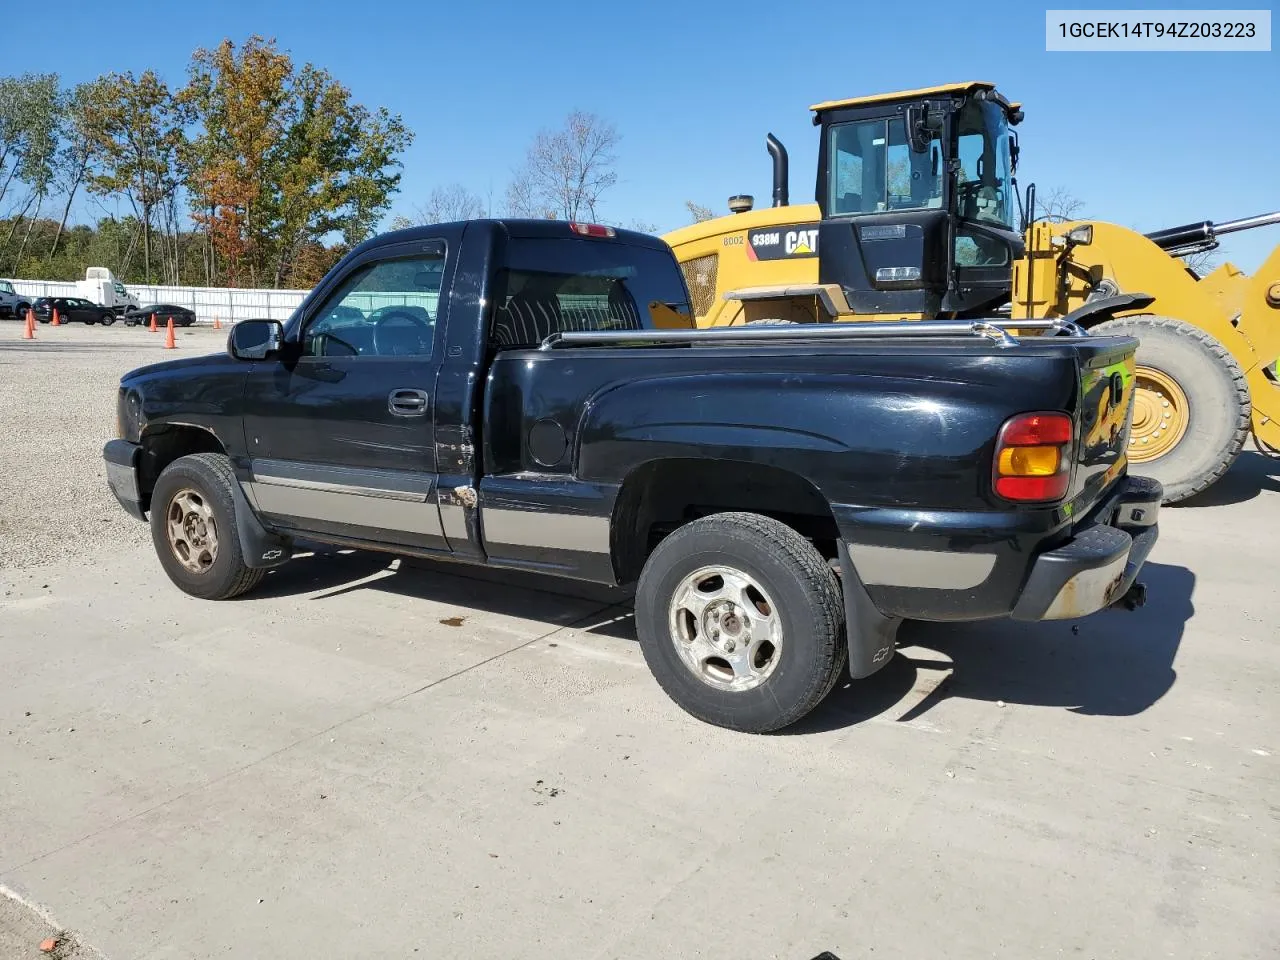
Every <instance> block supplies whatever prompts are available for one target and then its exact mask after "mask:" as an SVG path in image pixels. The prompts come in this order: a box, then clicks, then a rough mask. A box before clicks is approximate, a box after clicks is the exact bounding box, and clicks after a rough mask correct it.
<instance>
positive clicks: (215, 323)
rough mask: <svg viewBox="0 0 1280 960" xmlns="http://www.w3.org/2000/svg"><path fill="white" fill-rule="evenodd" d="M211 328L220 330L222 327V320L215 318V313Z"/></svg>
mask: <svg viewBox="0 0 1280 960" xmlns="http://www.w3.org/2000/svg"><path fill="white" fill-rule="evenodd" d="M213 329H215V330H221V329H222V321H221V320H219V319H218V318H217V316H216V315H215V316H214V318H213Z"/></svg>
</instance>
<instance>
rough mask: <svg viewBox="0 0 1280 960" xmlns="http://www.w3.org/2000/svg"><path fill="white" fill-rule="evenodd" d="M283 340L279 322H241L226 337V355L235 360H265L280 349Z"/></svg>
mask: <svg viewBox="0 0 1280 960" xmlns="http://www.w3.org/2000/svg"><path fill="white" fill-rule="evenodd" d="M283 340H284V327H283V326H282V325H281V323H280V321H279V320H241V321H240V322H239V323H237V324H236V325H235V326H234V327H232V328H231V333H230V335H229V336H228V337H227V353H228V354H230V355H231V357H232V359H235V360H265V359H267V357H269V356H271V354H273V353H276V352H277V351H278V350H279V349H280V344H281V342H282V341H283Z"/></svg>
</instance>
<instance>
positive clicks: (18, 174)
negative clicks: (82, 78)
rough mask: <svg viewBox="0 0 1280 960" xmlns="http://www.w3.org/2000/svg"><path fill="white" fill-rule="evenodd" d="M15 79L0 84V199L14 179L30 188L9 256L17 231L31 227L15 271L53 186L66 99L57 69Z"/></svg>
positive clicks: (13, 226)
mask: <svg viewBox="0 0 1280 960" xmlns="http://www.w3.org/2000/svg"><path fill="white" fill-rule="evenodd" d="M12 79H15V80H16V82H8V81H7V82H6V83H5V84H4V87H3V88H2V89H0V151H2V154H0V174H2V175H3V178H2V179H0V199H3V197H4V196H5V194H6V193H8V192H9V190H10V189H11V187H12V186H13V185H14V184H15V183H16V184H17V185H18V186H20V187H24V188H25V189H26V196H25V200H23V201H22V203H21V206H20V212H19V213H18V216H16V217H15V218H13V220H12V221H11V222H10V224H9V230H8V233H7V234H6V236H5V239H4V246H3V251H4V255H5V257H7V255H8V253H9V250H10V248H11V244H12V242H13V238H14V236H15V235H16V234H17V231H18V229H19V227H20V226H21V225H22V224H23V223H25V224H26V232H25V233H24V234H23V238H22V242H21V244H20V246H19V247H18V251H17V253H16V254H15V256H14V260H13V263H14V270H15V272H16V269H17V264H18V263H19V262H20V261H21V260H22V257H23V253H24V252H25V250H26V248H27V245H28V243H29V242H30V240H31V235H32V231H33V229H34V224H35V221H36V220H37V219H38V218H39V216H40V208H41V207H42V206H43V205H44V201H45V199H46V198H47V197H48V195H49V191H50V189H51V187H52V186H53V180H54V172H55V168H56V163H57V152H58V138H59V126H60V124H61V109H62V104H61V100H60V97H59V93H58V75H57V74H56V73H44V74H31V73H29V74H24V75H23V76H21V77H18V78H12ZM20 196H21V195H20Z"/></svg>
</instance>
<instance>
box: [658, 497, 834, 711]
mask: <svg viewBox="0 0 1280 960" xmlns="http://www.w3.org/2000/svg"><path fill="white" fill-rule="evenodd" d="M843 626H844V605H843V603H842V601H841V596H840V589H839V586H838V585H837V583H836V578H835V575H834V574H833V573H832V571H831V568H830V566H828V564H827V562H826V561H825V560H824V559H823V557H822V555H821V554H820V553H818V551H817V550H816V549H814V547H813V545H812V544H810V543H809V542H808V541H807V540H805V539H804V538H803V537H801V536H800V535H799V534H798V533H796V531H794V530H793V529H791V528H790V527H788V526H786V525H785V524H782V523H779V522H778V521H777V520H773V519H771V518H769V517H763V516H760V515H759V514H753V513H721V514H716V515H714V516H711V517H705V518H703V519H701V520H695V521H694V522H692V523H689V524H686V525H685V526H683V527H681V528H680V529H678V530H677V531H676V532H675V533H673V534H671V535H670V536H669V537H667V538H666V539H665V540H663V541H662V543H660V544H659V545H658V547H657V549H655V550H654V552H653V553H652V554H651V555H650V557H649V560H648V562H647V563H646V564H645V567H644V571H643V572H642V573H641V574H640V582H639V584H638V585H637V589H636V629H637V633H638V634H639V638H640V649H641V651H642V652H643V653H644V658H645V662H646V663H647V664H648V665H649V669H650V670H651V671H652V672H653V675H654V677H655V678H656V679H657V681H658V683H659V685H661V687H662V689H663V690H664V691H666V693H667V695H668V696H670V697H671V699H672V700H674V701H675V702H676V703H677V704H679V705H680V706H681V707H682V708H683V709H684V710H686V711H688V712H689V713H691V714H692V715H693V716H695V717H697V718H698V719H700V720H705V721H706V722H708V723H714V724H716V725H718V726H722V727H728V728H730V729H732V730H743V731H747V732H750V733H768V732H770V731H773V730H780V729H781V728H783V727H785V726H788V725H789V724H792V723H795V722H796V721H797V720H799V719H800V718H802V717H804V716H805V715H806V714H807V713H809V712H810V711H811V710H812V709H813V708H814V707H816V706H817V705H818V704H819V703H820V702H821V701H822V699H823V698H824V697H825V696H826V695H827V694H828V693H829V692H830V690H831V688H832V686H834V684H835V681H836V679H837V678H838V676H839V674H840V670H841V668H842V667H843V666H844V662H845V655H846V652H847V651H846V647H845V644H844V642H843V629H842V628H843Z"/></svg>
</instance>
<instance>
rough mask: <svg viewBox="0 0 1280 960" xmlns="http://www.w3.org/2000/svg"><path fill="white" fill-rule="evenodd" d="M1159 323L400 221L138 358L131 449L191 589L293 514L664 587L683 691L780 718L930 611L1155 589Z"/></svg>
mask: <svg viewBox="0 0 1280 960" xmlns="http://www.w3.org/2000/svg"><path fill="white" fill-rule="evenodd" d="M441 268H443V269H441ZM386 304H390V305H389V306H384V305H386ZM339 308H343V309H339ZM375 311H376V312H377V313H378V319H377V320H376V322H374V323H369V322H368V317H369V316H370V314H371V313H373V312H375ZM1016 325H1017V324H1015V326H1016ZM1065 329H1066V330H1067V331H1076V330H1077V328H1074V327H1068V328H1065ZM1137 346H1138V342H1137V341H1136V340H1134V339H1133V338H1131V337H1091V336H1088V335H1084V334H1080V333H1078V332H1076V333H1075V335H1065V336H1049V335H1045V336H1030V337H1026V338H1021V337H1020V338H1014V337H1012V336H1010V334H1009V333H1008V332H1007V330H1006V329H1004V328H1003V327H1001V326H1000V325H998V324H996V323H994V322H989V321H971V320H966V321H944V322H933V323H910V324H907V323H892V324H870V323H849V324H831V325H827V324H821V325H818V324H813V325H808V326H806V327H804V328H800V327H795V326H792V327H786V326H743V327H727V328H722V329H718V330H698V329H693V320H692V312H691V310H690V307H689V292H688V289H687V288H686V286H685V283H684V279H683V277H682V274H681V272H680V268H679V267H678V266H677V264H676V261H675V258H674V257H673V255H672V253H671V250H670V248H669V247H667V246H666V245H665V244H664V243H662V242H661V241H660V240H657V239H655V238H653V237H649V236H645V235H644V234H640V233H633V232H631V231H627V230H614V229H613V228H610V227H601V226H596V225H587V224H578V223H567V222H563V221H560V222H557V221H549V220H534V221H529V220H474V221H470V222H467V223H455V224H447V225H443V226H429V227H418V228H414V229H412V230H405V231H398V232H395V233H391V234H387V235H384V236H381V237H376V238H374V239H373V240H370V241H368V242H366V243H364V244H361V245H360V246H359V247H357V248H356V249H355V250H353V251H352V252H351V253H350V254H348V255H347V256H346V257H344V258H343V260H342V262H341V263H339V264H338V265H337V266H336V267H334V268H333V270H332V271H330V273H329V274H328V275H327V276H326V277H325V278H324V279H323V280H322V281H321V282H320V284H319V285H318V286H317V287H316V288H315V290H314V291H312V292H311V293H310V294H309V295H308V297H307V299H306V300H305V301H303V303H302V305H301V306H300V307H299V308H298V309H297V311H295V313H294V314H293V316H292V318H291V319H290V320H289V322H288V323H287V324H283V325H282V324H281V323H280V322H279V321H275V320H244V321H241V322H240V323H238V324H237V325H236V326H235V327H234V328H233V329H232V332H231V334H230V336H229V338H228V345H227V352H226V353H225V354H219V355H214V356H209V357H204V358H191V359H187V360H183V361H181V362H178V363H174V362H169V363H161V364H157V365H153V366H149V367H143V368H141V369H139V370H135V371H133V372H132V373H129V374H127V375H126V376H125V377H124V378H123V380H122V381H121V383H120V388H119V392H118V395H117V413H118V424H119V431H120V433H119V437H118V439H115V440H112V441H111V442H109V443H108V444H107V445H106V447H105V449H104V450H103V456H104V458H105V460H106V473H107V481H108V484H109V485H110V488H111V490H112V492H113V493H114V494H115V497H116V499H117V500H118V501H119V502H120V504H121V505H122V506H123V507H124V509H125V510H127V511H128V512H129V513H130V514H131V515H133V516H134V517H136V518H138V519H139V520H146V519H147V518H148V516H149V517H150V523H151V535H152V541H153V543H154V545H155V549H156V552H157V555H158V556H159V559H160V563H161V566H162V567H163V568H164V570H165V572H166V574H168V576H169V578H170V579H171V580H172V581H173V583H174V584H176V585H177V586H178V588H179V589H181V590H183V591H185V592H186V593H188V594H191V595H192V596H196V597H201V598H204V599H209V600H220V599H226V598H229V597H233V596H236V595H237V594H241V593H244V592H245V591H247V590H249V589H251V588H253V587H254V585H256V584H257V583H258V582H259V581H260V580H261V579H262V577H263V575H264V572H265V570H266V568H268V567H272V566H277V565H279V564H281V563H284V562H286V561H288V560H289V559H290V557H291V555H292V543H293V538H295V537H298V538H307V539H311V540H319V541H325V542H329V543H335V544H341V545H343V546H347V547H356V548H367V549H374V550H381V551H385V552H390V553H402V554H407V555H416V556H437V557H445V558H451V559H454V560H457V561H461V562H464V563H471V564H477V565H484V566H489V567H499V568H515V569H525V570H536V571H540V572H542V573H555V574H560V575H563V576H569V577H576V578H579V579H582V580H589V581H596V582H601V583H606V584H610V585H626V584H632V583H634V584H636V593H635V622H636V630H637V633H638V635H639V640H640V647H641V650H642V652H643V654H644V657H645V660H646V661H647V663H648V664H649V667H650V669H651V670H652V672H653V674H654V676H655V677H656V678H657V680H658V682H659V683H660V684H661V686H662V687H663V689H664V690H665V691H666V692H667V693H668V695H670V697H671V698H672V699H673V700H674V701H675V702H676V703H678V704H679V705H680V706H681V707H683V708H684V709H685V710H687V711H689V712H690V713H691V714H693V715H694V716H697V717H699V718H701V719H703V720H706V721H708V722H711V723H715V724H720V725H722V726H726V727H731V728H733V729H737V730H748V731H755V732H764V731H769V730H776V729H779V728H781V727H784V726H787V725H788V724H791V723H794V722H795V721H797V720H799V719H800V718H801V717H803V716H804V715H805V714H807V713H808V712H809V711H810V710H812V709H813V708H814V707H815V706H817V704H818V703H819V702H820V701H821V700H822V699H823V698H824V697H825V696H826V695H827V693H828V692H829V691H830V690H831V689H832V688H833V687H834V685H835V683H836V681H837V678H838V677H839V676H840V674H841V671H842V670H843V669H844V666H845V663H846V660H847V662H848V665H849V673H850V674H851V675H852V676H853V677H854V678H861V677H866V676H869V675H871V674H873V673H875V672H876V671H877V670H879V669H880V668H881V667H883V666H884V665H885V664H886V663H888V662H889V660H890V658H891V657H892V656H893V652H894V645H895V637H896V633H897V629H898V625H899V624H900V623H901V622H902V620H904V619H923V620H946V621H954V620H984V619H989V618H995V617H1013V618H1015V619H1019V620H1029V621H1038V620H1049V619H1067V618H1076V617H1083V616H1085V615H1087V614H1090V613H1093V612H1094V611H1097V610H1101V609H1103V608H1105V607H1108V606H1111V605H1115V604H1120V605H1123V606H1127V607H1130V608H1131V607H1132V606H1135V605H1138V604H1139V603H1140V602H1141V600H1142V597H1143V587H1142V585H1141V584H1138V583H1137V582H1136V578H1137V576H1138V574H1139V571H1140V570H1141V567H1142V565H1143V563H1144V561H1145V560H1146V557H1147V554H1148V553H1149V552H1150V550H1151V547H1152V546H1153V544H1154V543H1155V540H1156V536H1157V525H1156V520H1157V517H1158V514H1159V510H1160V500H1161V496H1162V491H1161V488H1160V484H1159V483H1156V482H1155V481H1152V480H1148V479H1146V478H1143V477H1131V476H1129V475H1128V473H1127V464H1128V461H1127V459H1126V457H1125V450H1126V448H1127V445H1128V439H1129V430H1130V420H1131V416H1132V410H1133V397H1134V387H1133V383H1134V373H1133V372H1134V354H1135V351H1136V349H1137ZM494 589H501V588H499V587H495V588H494ZM406 629H408V628H406ZM1028 642H1034V641H1033V640H1032V638H1031V637H1028Z"/></svg>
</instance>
